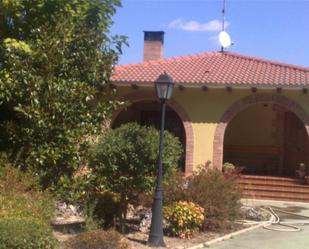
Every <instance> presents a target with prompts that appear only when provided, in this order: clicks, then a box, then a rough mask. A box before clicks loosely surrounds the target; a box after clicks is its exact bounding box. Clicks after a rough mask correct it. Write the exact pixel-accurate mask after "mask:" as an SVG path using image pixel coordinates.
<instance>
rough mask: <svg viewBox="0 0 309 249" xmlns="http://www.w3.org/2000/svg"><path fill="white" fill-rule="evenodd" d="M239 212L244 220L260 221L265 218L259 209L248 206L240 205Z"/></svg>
mask: <svg viewBox="0 0 309 249" xmlns="http://www.w3.org/2000/svg"><path fill="white" fill-rule="evenodd" d="M241 214H242V217H243V218H244V219H246V220H253V221H262V220H264V219H265V217H264V215H263V214H262V213H261V212H260V211H259V210H257V209H254V208H253V207H249V206H242V207H241Z"/></svg>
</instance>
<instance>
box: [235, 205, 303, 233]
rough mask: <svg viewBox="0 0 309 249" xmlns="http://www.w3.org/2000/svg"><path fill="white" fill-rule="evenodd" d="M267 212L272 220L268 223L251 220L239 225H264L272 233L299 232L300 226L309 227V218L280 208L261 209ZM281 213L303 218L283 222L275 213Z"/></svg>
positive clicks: (241, 222)
mask: <svg viewBox="0 0 309 249" xmlns="http://www.w3.org/2000/svg"><path fill="white" fill-rule="evenodd" d="M261 209H262V210H264V211H265V212H267V213H269V214H270V219H269V220H268V221H251V220H241V221H237V223H239V224H243V225H263V228H265V229H267V230H272V231H278V232H299V231H301V228H300V226H304V225H309V216H305V215H299V214H294V213H291V212H287V211H284V210H281V209H279V208H272V207H266V208H261ZM275 210H276V211H278V212H281V213H285V214H289V215H292V216H297V217H301V218H303V220H301V221H299V222H298V221H281V220H280V217H279V216H278V214H277V213H276V212H275Z"/></svg>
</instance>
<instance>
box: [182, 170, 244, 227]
mask: <svg viewBox="0 0 309 249" xmlns="http://www.w3.org/2000/svg"><path fill="white" fill-rule="evenodd" d="M186 195H187V200H189V201H192V202H194V203H197V204H199V205H200V206H201V207H203V208H204V211H205V214H206V217H207V218H206V219H205V222H204V224H203V228H204V229H225V228H229V227H230V226H232V221H234V220H235V219H237V218H238V216H239V214H240V206H241V205H240V198H241V193H240V190H239V189H238V188H237V183H236V181H235V178H234V177H224V175H223V174H222V172H220V171H219V170H216V169H202V170H201V171H200V172H199V173H198V174H195V175H193V176H192V177H191V178H190V179H189V180H188V187H187V191H186Z"/></svg>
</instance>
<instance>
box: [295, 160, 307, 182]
mask: <svg viewBox="0 0 309 249" xmlns="http://www.w3.org/2000/svg"><path fill="white" fill-rule="evenodd" d="M306 173H307V172H306V165H305V164H304V163H300V164H299V165H298V169H297V170H296V175H297V177H298V178H299V179H305V176H306Z"/></svg>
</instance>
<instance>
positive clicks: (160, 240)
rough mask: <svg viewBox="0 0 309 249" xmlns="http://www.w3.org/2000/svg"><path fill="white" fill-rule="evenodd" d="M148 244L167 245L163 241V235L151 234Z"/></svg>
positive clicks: (153, 245)
mask: <svg viewBox="0 0 309 249" xmlns="http://www.w3.org/2000/svg"><path fill="white" fill-rule="evenodd" d="M147 245H148V246H151V247H166V245H165V243H164V241H163V238H162V235H157V236H156V235H153V236H150V238H149V240H148V242H147Z"/></svg>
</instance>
